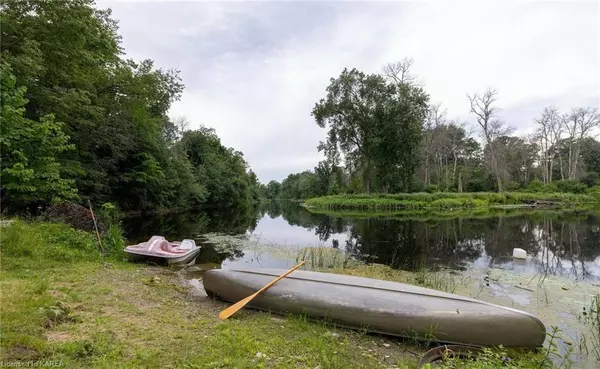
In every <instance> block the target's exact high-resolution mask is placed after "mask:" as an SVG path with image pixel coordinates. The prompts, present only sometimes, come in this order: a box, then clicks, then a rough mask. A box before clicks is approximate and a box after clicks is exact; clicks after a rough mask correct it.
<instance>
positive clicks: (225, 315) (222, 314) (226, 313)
mask: <svg viewBox="0 0 600 369" xmlns="http://www.w3.org/2000/svg"><path fill="white" fill-rule="evenodd" d="M302 265H304V260H303V261H301V262H300V263H298V265H296V266H295V267H293V268H292V269H290V270H288V271H287V272H285V273H283V274H282V275H280V276H279V277H277V278H276V279H275V280H273V281H271V282H269V284H267V285H266V286H264V287H263V288H261V289H260V290H258V291H256V292H254V293H253V294H252V295H250V296H248V297H246V298H245V299H243V300H240V301H238V302H236V303H235V304H233V305H231V306H230V307H228V308H227V309H225V310H223V311H221V312H220V313H219V318H220V319H221V320H225V319H227V318H229V317H230V316H232V315H233V314H235V313H236V312H237V311H238V310H240V309H241V308H243V307H244V306H246V304H247V303H249V302H250V301H252V299H253V298H255V297H256V296H258V294H259V293H261V292H264V291H266V290H267V289H269V287H271V286H272V285H274V284H275V283H277V282H278V281H280V280H281V279H283V278H284V277H286V276H287V275H288V274H290V273H291V272H293V271H294V270H296V269H298V268H300V267H301V266H302Z"/></svg>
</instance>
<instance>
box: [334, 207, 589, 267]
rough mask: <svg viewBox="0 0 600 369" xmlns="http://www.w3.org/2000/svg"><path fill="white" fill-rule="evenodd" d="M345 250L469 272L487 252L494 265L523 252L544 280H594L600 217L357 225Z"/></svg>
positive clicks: (370, 258) (366, 221) (362, 222)
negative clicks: (592, 270)
mask: <svg viewBox="0 0 600 369" xmlns="http://www.w3.org/2000/svg"><path fill="white" fill-rule="evenodd" d="M348 236H349V238H348V240H347V241H346V245H345V246H346V250H347V251H348V252H350V253H352V254H355V255H356V256H357V257H358V258H360V259H362V260H365V261H369V262H376V263H383V264H387V265H389V266H391V267H393V268H401V269H408V270H415V269H417V268H419V267H420V266H421V264H422V263H427V264H428V265H430V266H432V265H436V264H443V265H451V266H453V267H456V268H464V264H465V262H470V261H473V260H475V259H476V258H478V257H479V256H480V255H481V252H482V251H483V250H485V252H486V254H487V255H488V256H489V258H490V263H491V264H497V263H500V262H503V261H508V260H512V256H511V255H512V250H513V248H515V247H520V248H523V249H525V250H527V252H528V253H529V254H530V255H533V256H536V255H537V258H536V262H537V263H538V268H539V272H540V273H542V274H556V273H565V272H566V273H569V274H571V275H573V276H575V277H577V278H581V277H586V276H589V275H590V272H589V271H588V269H589V265H588V266H586V263H585V261H587V262H588V263H589V262H590V261H593V260H594V258H595V257H597V255H598V249H599V248H600V227H598V217H597V216H590V217H588V218H585V217H584V218H582V217H581V216H576V217H574V218H573V217H571V216H570V215H569V214H568V213H566V214H560V215H557V214H556V213H551V212H547V213H545V215H544V214H538V215H536V216H535V217H531V216H517V217H506V218H498V217H497V218H482V219H465V218H457V219H445V220H429V221H416V220H397V219H354V220H352V221H351V227H350V231H349V232H348Z"/></svg>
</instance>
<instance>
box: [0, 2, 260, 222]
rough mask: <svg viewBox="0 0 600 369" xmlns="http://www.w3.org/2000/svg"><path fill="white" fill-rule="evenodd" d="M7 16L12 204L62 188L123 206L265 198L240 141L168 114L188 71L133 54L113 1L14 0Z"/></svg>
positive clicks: (60, 192) (0, 148)
mask: <svg viewBox="0 0 600 369" xmlns="http://www.w3.org/2000/svg"><path fill="white" fill-rule="evenodd" d="M0 21H1V22H2V34H1V38H2V43H1V45H0V56H1V59H2V62H1V63H0V74H1V86H2V92H1V93H2V103H1V104H2V106H1V112H0V129H1V132H0V137H1V138H0V152H1V168H0V170H1V175H2V184H1V196H2V204H3V211H5V212H12V213H17V212H23V211H24V210H26V209H27V208H29V209H35V208H37V207H38V206H42V207H44V206H46V205H48V204H49V203H51V202H54V201H60V200H62V199H69V200H74V201H78V202H80V203H82V204H86V200H88V199H89V200H91V202H92V203H94V204H103V203H107V202H111V203H113V204H116V205H117V206H118V207H119V208H120V209H122V210H123V211H148V210H157V209H177V208H179V209H186V208H190V207H194V206H205V207H209V206H210V207H219V208H228V207H229V208H231V207H234V208H237V209H239V208H243V207H247V206H248V205H249V204H252V203H253V202H256V201H257V200H258V198H259V183H258V179H257V177H256V175H255V174H254V173H253V172H252V171H251V170H250V168H249V166H248V163H247V162H246V161H245V159H244V157H243V154H242V153H241V152H239V151H236V150H235V149H233V148H228V147H225V146H224V145H223V144H222V143H221V142H220V139H219V137H218V136H217V133H216V132H215V131H214V130H213V129H209V128H206V127H202V126H199V128H196V129H193V130H190V129H189V128H190V127H189V125H190V124H191V123H190V122H188V121H186V119H185V118H180V119H172V118H170V117H169V116H168V115H167V112H168V111H169V109H170V107H171V105H172V103H173V102H175V101H177V100H179V98H180V96H181V94H182V92H183V90H184V85H183V83H182V81H181V79H180V77H179V72H178V71H177V70H164V69H161V68H160V67H158V66H156V65H155V63H154V62H153V61H152V60H142V61H134V60H131V59H127V58H126V57H125V52H124V50H123V48H122V44H121V36H120V35H119V33H118V27H117V21H116V20H115V19H114V18H113V17H112V15H111V12H110V10H103V9H99V8H97V7H96V4H95V2H94V1H93V0H80V1H75V2H65V1H47V0H9V1H4V2H3V4H2V11H1V12H0ZM193 124H194V126H195V127H198V122H193Z"/></svg>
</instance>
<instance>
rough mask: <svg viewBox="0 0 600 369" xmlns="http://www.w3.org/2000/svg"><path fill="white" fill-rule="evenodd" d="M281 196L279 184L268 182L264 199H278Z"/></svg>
mask: <svg viewBox="0 0 600 369" xmlns="http://www.w3.org/2000/svg"><path fill="white" fill-rule="evenodd" d="M280 196H281V183H279V182H277V181H269V183H267V188H266V197H267V198H268V199H272V200H273V199H278V198H279V197H280Z"/></svg>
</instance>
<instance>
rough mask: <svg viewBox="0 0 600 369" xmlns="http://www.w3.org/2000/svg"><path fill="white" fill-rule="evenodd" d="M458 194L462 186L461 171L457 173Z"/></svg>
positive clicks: (461, 190)
mask: <svg viewBox="0 0 600 369" xmlns="http://www.w3.org/2000/svg"><path fill="white" fill-rule="evenodd" d="M457 187H458V188H457V190H458V192H463V184H462V171H461V172H458V186H457Z"/></svg>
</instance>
